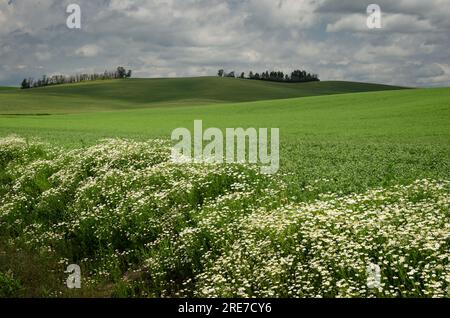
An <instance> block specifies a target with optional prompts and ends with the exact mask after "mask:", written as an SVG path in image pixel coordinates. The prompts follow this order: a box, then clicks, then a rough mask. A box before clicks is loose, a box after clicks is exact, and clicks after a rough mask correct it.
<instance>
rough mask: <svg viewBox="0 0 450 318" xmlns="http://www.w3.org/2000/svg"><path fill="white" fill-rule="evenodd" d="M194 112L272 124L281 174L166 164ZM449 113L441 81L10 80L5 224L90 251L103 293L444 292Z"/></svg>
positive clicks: (46, 250) (4, 114)
mask: <svg viewBox="0 0 450 318" xmlns="http://www.w3.org/2000/svg"><path fill="white" fill-rule="evenodd" d="M119 84H120V85H119ZM196 119H201V120H203V124H204V126H209V127H218V128H220V129H225V128H227V127H244V128H246V127H269V128H270V127H275V128H280V137H281V140H280V156H281V157H280V172H279V174H278V175H275V176H270V177H267V176H263V175H260V174H259V173H258V172H257V170H255V168H254V167H251V166H246V165H243V166H241V165H231V166H227V165H224V166H215V165H205V166H201V165H200V166H199V165H195V164H186V166H181V167H180V166H179V165H174V164H172V163H170V160H169V159H168V151H169V150H168V149H169V148H168V147H169V146H168V143H167V139H168V138H170V133H171V131H172V130H173V129H175V128H177V127H186V128H189V129H192V128H193V127H192V125H193V121H194V120H196ZM449 127H450V89H448V88H437V89H401V88H399V87H390V86H383V85H376V84H362V83H351V82H315V83H305V84H282V83H270V82H256V81H248V80H246V81H241V80H238V79H219V78H187V79H160V80H145V79H136V80H134V79H133V80H124V81H105V82H95V83H89V84H74V85H61V86H58V87H46V88H39V89H31V90H28V91H19V90H17V89H0V136H1V137H2V139H1V142H0V144H1V149H0V160H1V162H0V164H1V165H0V180H1V181H2V186H1V188H0V195H1V198H2V199H1V201H0V208H1V209H2V210H1V212H0V213H1V214H0V216H1V223H0V234H1V235H3V236H4V237H6V238H8V239H12V240H13V241H14V242H15V244H18V245H20V246H23V247H24V249H26V247H27V246H28V247H29V246H34V247H36V246H38V247H40V249H42V253H41V252H40V253H38V254H44V255H45V257H53V256H55V257H56V258H57V261H58V262H61V264H62V265H66V264H71V263H82V265H83V266H84V267H83V270H86V271H87V272H88V273H89V275H88V277H89V278H88V279H89V284H90V286H99V285H101V286H103V285H102V284H104V285H107V286H109V285H108V283H110V282H113V283H114V284H113V287H109V288H107V292H106V294H107V295H111V294H115V295H119V296H120V295H121V296H151V297H154V296H197V297H200V296H206V297H217V296H222V297H229V296H237V297H249V296H259V297H273V296H280V297H317V296H325V297H336V296H343V297H361V296H362V297H367V296H378V297H399V296H404V297H405V296H421V297H427V296H437V297H444V296H448V286H449V281H450V277H449V272H450V267H449V266H450V265H449V264H450V263H449V262H450V260H449V259H448V255H449V248H450V241H449V237H450V235H449V234H450V232H449V231H450V229H449V217H450V215H449V204H450V196H449V193H450V185H449V180H450V129H449ZM12 135H15V136H12ZM105 138H114V139H109V140H102V139H105ZM117 138H121V139H117ZM2 248H3V249H6V247H2V246H0V249H2ZM2 257H3V256H0V273H1V272H3V271H4V268H2V266H6V265H4V264H7V263H8V262H9V261H10V260H2ZM39 257H41V255H39ZM236 259H237V260H239V261H236ZM370 263H374V264H379V265H380V267H381V270H382V282H383V284H384V285H383V286H381V287H380V288H378V289H376V290H370V289H368V288H367V287H366V268H367V265H368V264H370ZM2 264H3V265H2ZM62 265H61V266H62ZM131 272H132V273H136V277H135V278H134V279H130V278H129V277H128V276H130V274H129V273H131ZM11 275H12V276H14V274H11ZM16 276H18V277H19V278H18V282H19V283H21V284H23V285H26V281H24V279H23V275H22V276H21V274H20V273H19V274H16ZM131 276H132V275H131ZM8 277H9V276H8ZM20 277H22V281H21V282H20ZM0 278H1V277H0ZM12 279H13V278H11V280H12ZM38 295H39V293H38Z"/></svg>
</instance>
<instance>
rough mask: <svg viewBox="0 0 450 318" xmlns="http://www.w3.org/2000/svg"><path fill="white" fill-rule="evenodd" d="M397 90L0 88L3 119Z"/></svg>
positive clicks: (342, 86)
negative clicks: (17, 116) (14, 115)
mask: <svg viewBox="0 0 450 318" xmlns="http://www.w3.org/2000/svg"><path fill="white" fill-rule="evenodd" d="M397 89H402V87H397V86H388V85H380V84H368V83H357V82H343V81H323V82H310V83H276V82H264V81H250V80H241V79H235V78H219V77H193V78H163V79H126V80H107V81H95V82H86V83H77V84H66V85H57V86H49V87H42V88H34V89H31V90H20V89H0V114H47V113H49V114H52V113H77V112H89V111H102V110H121V109H136V108H150V107H162V106H194V105H202V104H214V103H238V102H250V101H261V100H275V99H286V98H296V97H307V96H320V95H331V94H344V93H358V92H370V91H385V90H397Z"/></svg>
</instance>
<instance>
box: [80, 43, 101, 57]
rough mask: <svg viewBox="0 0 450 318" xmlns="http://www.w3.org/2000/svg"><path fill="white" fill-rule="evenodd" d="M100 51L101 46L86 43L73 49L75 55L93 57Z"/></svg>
mask: <svg viewBox="0 0 450 318" xmlns="http://www.w3.org/2000/svg"><path fill="white" fill-rule="evenodd" d="M100 51H101V48H100V47H99V46H98V45H95V44H87V45H83V46H82V47H80V48H78V49H77V50H76V51H75V54H76V55H79V56H84V57H94V56H97V55H98V54H99V53H100Z"/></svg>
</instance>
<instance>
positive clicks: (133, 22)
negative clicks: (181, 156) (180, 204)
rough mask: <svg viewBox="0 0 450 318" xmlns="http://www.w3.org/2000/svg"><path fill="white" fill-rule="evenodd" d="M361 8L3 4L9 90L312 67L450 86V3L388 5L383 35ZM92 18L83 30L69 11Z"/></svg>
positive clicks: (236, 3) (176, 1)
mask: <svg viewBox="0 0 450 318" xmlns="http://www.w3.org/2000/svg"><path fill="white" fill-rule="evenodd" d="M372 2H374V1H365V0H362V1H354V0H351V1H350V0H333V1H331V0H228V1H225V0H151V1H150V0H102V1H100V0H99V1H88V0H70V1H58V0H40V1H33V2H31V1H28V0H13V1H12V3H11V4H8V1H7V0H0V61H1V64H0V85H17V84H18V83H19V82H20V81H21V79H23V78H24V77H28V76H33V77H39V76H41V75H43V74H55V73H74V72H91V71H96V72H102V71H104V70H105V69H106V68H108V69H110V68H113V67H115V66H117V65H123V66H126V67H129V68H132V69H133V70H134V75H135V76H140V77H161V76H193V75H214V74H215V73H216V70H217V69H218V68H220V67H224V68H226V69H228V70H236V71H248V70H250V69H252V70H254V71H261V70H264V69H267V68H280V69H284V70H289V69H292V68H294V67H302V68H305V69H307V70H310V71H312V72H315V73H319V75H320V77H321V78H322V79H324V80H326V79H338V80H357V81H372V82H382V83H389V84H399V85H407V86H444V85H446V86H448V85H449V84H450V62H449V57H448V52H449V47H450V38H449V37H450V32H449V31H450V23H449V22H448V21H450V19H449V17H450V5H449V4H450V0H429V1H426V2H425V1H419V0H398V1H395V2H394V1H387V0H378V1H377V3H378V4H379V5H380V6H381V9H382V11H383V15H382V18H383V28H382V29H381V30H369V29H368V28H367V27H366V19H367V16H366V13H365V12H366V8H367V5H368V4H370V3H372ZM69 3H78V4H79V5H80V7H81V9H82V28H81V30H70V29H68V28H67V27H66V24H65V22H66V18H67V15H68V14H67V13H66V7H67V5H68V4H69Z"/></svg>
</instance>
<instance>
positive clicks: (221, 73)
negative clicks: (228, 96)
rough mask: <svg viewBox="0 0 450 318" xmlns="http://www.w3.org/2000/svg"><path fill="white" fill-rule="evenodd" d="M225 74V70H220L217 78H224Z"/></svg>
mask: <svg viewBox="0 0 450 318" xmlns="http://www.w3.org/2000/svg"><path fill="white" fill-rule="evenodd" d="M223 74H224V70H222V69H220V70H219V71H218V72H217V76H219V77H223Z"/></svg>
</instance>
